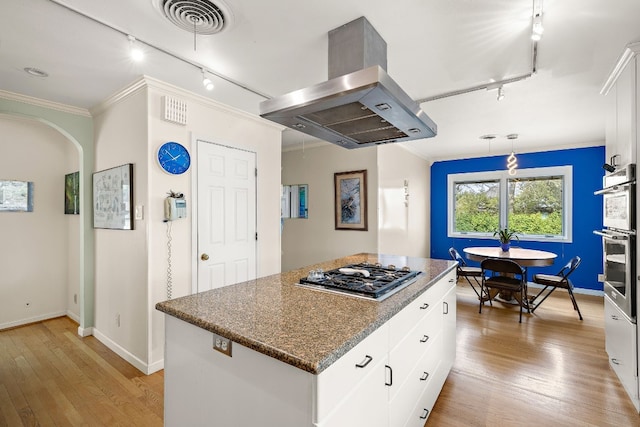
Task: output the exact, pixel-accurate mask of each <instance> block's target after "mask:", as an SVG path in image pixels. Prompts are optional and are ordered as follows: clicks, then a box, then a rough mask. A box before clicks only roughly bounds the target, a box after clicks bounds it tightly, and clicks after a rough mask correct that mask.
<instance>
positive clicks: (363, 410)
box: [317, 359, 390, 427]
mask: <svg viewBox="0 0 640 427" xmlns="http://www.w3.org/2000/svg"><path fill="white" fill-rule="evenodd" d="M386 362H387V361H386V359H384V360H381V361H380V363H378V364H377V365H375V366H373V367H372V368H371V372H370V373H369V374H368V375H367V376H366V377H365V378H364V379H363V380H362V381H361V382H360V384H359V385H358V386H357V387H355V389H353V390H350V391H349V394H348V395H347V397H346V398H345V399H344V400H343V401H342V402H340V404H339V406H338V407H336V408H332V412H331V414H330V415H329V416H328V417H327V418H326V419H323V420H321V421H320V422H319V423H318V424H317V426H318V427H345V426H366V427H388V426H389V425H390V424H389V422H388V408H389V406H388V397H387V387H386V386H385V383H384V380H385V374H386V368H385V365H386ZM372 363H373V362H372Z"/></svg>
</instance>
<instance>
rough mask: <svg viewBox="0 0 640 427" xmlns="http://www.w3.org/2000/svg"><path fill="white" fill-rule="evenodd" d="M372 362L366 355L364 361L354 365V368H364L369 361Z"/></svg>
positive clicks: (371, 358)
mask: <svg viewBox="0 0 640 427" xmlns="http://www.w3.org/2000/svg"><path fill="white" fill-rule="evenodd" d="M372 360H373V357H371V356H369V355H368V354H367V355H366V356H365V357H364V360H363V361H362V362H360V363H356V368H364V367H365V366H367V365H368V364H369V363H371V361H372Z"/></svg>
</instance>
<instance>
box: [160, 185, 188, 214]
mask: <svg viewBox="0 0 640 427" xmlns="http://www.w3.org/2000/svg"><path fill="white" fill-rule="evenodd" d="M186 217H187V201H186V200H185V199H184V195H183V194H182V193H174V192H173V191H171V192H170V193H169V196H168V197H167V198H166V199H164V220H165V221H174V220H176V219H180V218H186Z"/></svg>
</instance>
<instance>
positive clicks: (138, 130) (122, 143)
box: [93, 87, 148, 367]
mask: <svg viewBox="0 0 640 427" xmlns="http://www.w3.org/2000/svg"><path fill="white" fill-rule="evenodd" d="M93 116H94V130H95V153H96V161H95V168H96V169H95V171H93V172H96V171H102V170H105V169H110V168H113V167H116V166H121V165H123V164H126V163H133V165H134V166H133V181H134V184H133V199H134V204H139V203H142V204H144V202H145V201H146V200H147V181H148V177H147V174H148V170H147V164H148V148H147V138H148V136H147V92H146V89H145V88H144V87H140V88H138V89H137V90H136V91H133V92H131V93H127V95H126V96H123V97H122V98H119V99H118V100H117V102H113V103H111V104H109V106H108V108H102V109H100V110H96V111H95V112H93ZM94 233H95V251H96V264H95V299H96V310H95V327H94V335H96V337H97V338H98V339H100V340H101V341H102V342H104V343H105V344H107V345H108V346H109V347H110V348H112V349H118V346H119V347H120V348H121V349H123V350H120V351H119V354H120V355H121V356H123V357H125V358H126V359H127V360H128V361H129V362H131V363H133V364H134V365H135V366H138V367H141V366H144V365H145V364H146V363H147V360H148V346H147V326H148V325H147V311H148V302H147V281H148V276H147V224H146V221H144V220H143V221H135V223H134V230H106V229H95V230H94ZM118 316H119V325H118V322H117V317H118ZM123 351H124V354H123V353H122V352H123Z"/></svg>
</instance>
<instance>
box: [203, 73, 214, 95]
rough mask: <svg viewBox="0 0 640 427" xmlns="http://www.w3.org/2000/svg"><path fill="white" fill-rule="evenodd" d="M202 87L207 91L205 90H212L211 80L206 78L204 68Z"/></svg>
mask: <svg viewBox="0 0 640 427" xmlns="http://www.w3.org/2000/svg"><path fill="white" fill-rule="evenodd" d="M202 85H203V86H204V87H205V88H206V89H207V90H213V82H212V81H211V79H210V78H209V77H207V75H206V74H205V71H204V68H203V69H202Z"/></svg>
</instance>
